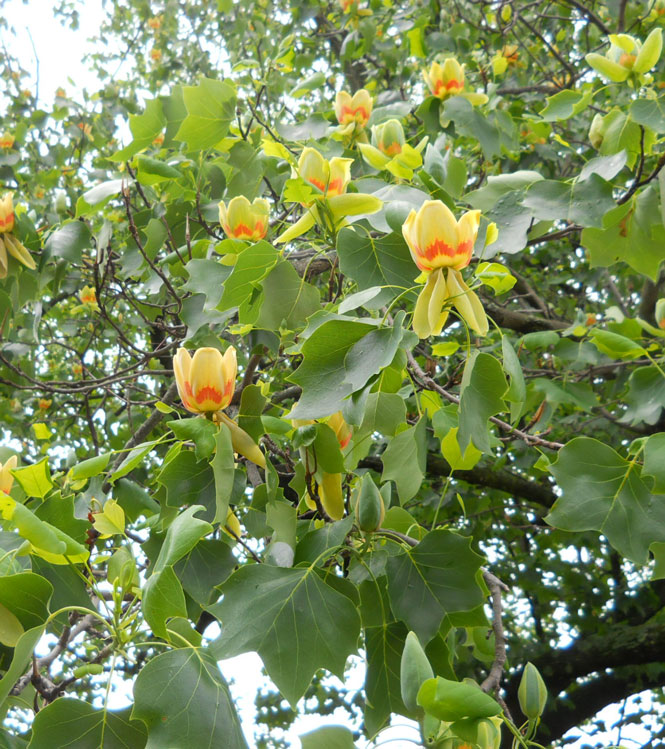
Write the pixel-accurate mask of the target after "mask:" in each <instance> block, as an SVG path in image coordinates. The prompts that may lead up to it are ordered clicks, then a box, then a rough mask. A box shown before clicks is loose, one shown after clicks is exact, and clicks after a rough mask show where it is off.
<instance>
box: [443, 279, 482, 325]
mask: <svg viewBox="0 0 665 749" xmlns="http://www.w3.org/2000/svg"><path fill="white" fill-rule="evenodd" d="M448 293H449V294H450V301H451V302H452V303H453V304H454V305H455V307H456V309H457V311H458V312H459V313H460V316H461V317H462V319H463V320H464V321H465V322H466V324H467V325H468V326H469V327H470V328H471V330H473V331H474V332H475V333H477V334H478V335H480V336H484V335H487V332H488V330H489V322H488V320H487V315H486V314H485V310H484V308H483V305H482V304H481V302H480V299H478V296H477V295H476V293H475V292H474V291H471V289H470V288H469V287H468V286H467V285H466V283H465V282H464V279H463V278H462V276H461V274H460V272H459V271H458V270H454V269H453V268H450V269H449V271H448Z"/></svg>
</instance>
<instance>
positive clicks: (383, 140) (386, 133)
mask: <svg viewBox="0 0 665 749" xmlns="http://www.w3.org/2000/svg"><path fill="white" fill-rule="evenodd" d="M404 142H405V138H404V128H403V127H402V123H401V122H400V121H399V120H388V121H387V122H384V123H382V124H381V125H377V126H376V127H373V128H372V143H373V144H374V145H375V146H376V148H378V149H379V151H381V153H382V154H385V155H386V156H396V155H397V154H399V153H402V150H403V149H404Z"/></svg>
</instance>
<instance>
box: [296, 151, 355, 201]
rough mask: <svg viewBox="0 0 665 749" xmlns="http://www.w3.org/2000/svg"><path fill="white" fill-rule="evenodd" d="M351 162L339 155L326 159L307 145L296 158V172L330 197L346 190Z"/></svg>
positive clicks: (341, 193)
mask: <svg viewBox="0 0 665 749" xmlns="http://www.w3.org/2000/svg"><path fill="white" fill-rule="evenodd" d="M351 164H353V159H343V158H341V157H339V156H334V157H333V158H332V159H330V161H328V159H324V158H323V156H322V155H321V154H320V153H319V152H318V151H317V150H316V149H315V148H309V147H307V148H303V152H302V153H301V154H300V158H299V159H298V174H299V175H300V176H301V177H302V179H304V180H305V182H309V184H310V185H314V187H316V188H317V189H318V190H320V191H321V192H322V193H324V194H325V196H326V197H328V198H332V197H334V196H335V195H343V194H344V193H345V192H346V187H347V185H348V184H349V182H350V181H351Z"/></svg>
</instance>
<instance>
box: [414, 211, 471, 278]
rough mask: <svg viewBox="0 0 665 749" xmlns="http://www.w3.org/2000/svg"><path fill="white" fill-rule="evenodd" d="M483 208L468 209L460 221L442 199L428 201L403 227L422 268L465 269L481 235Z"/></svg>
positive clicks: (416, 260) (415, 258)
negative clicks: (481, 211)
mask: <svg viewBox="0 0 665 749" xmlns="http://www.w3.org/2000/svg"><path fill="white" fill-rule="evenodd" d="M479 223H480V211H467V212H466V213H465V214H464V215H463V216H462V218H460V220H459V221H456V220H455V216H453V214H452V211H451V210H450V209H449V208H448V206H446V205H445V203H443V202H442V201H441V200H426V201H425V202H424V203H423V204H422V206H420V209H419V210H418V212H416V211H415V209H412V210H411V213H409V215H408V216H407V219H406V221H405V222H404V224H403V226H402V234H403V235H404V239H405V240H406V243H407V245H408V246H409V250H410V251H411V257H412V258H413V261H414V262H415V264H416V265H417V266H418V267H419V268H420V270H422V271H431V270H434V268H455V269H456V270H459V269H460V268H465V267H466V266H467V265H468V264H469V262H470V261H471V255H472V253H473V245H474V244H475V242H476V236H477V235H478V224H479Z"/></svg>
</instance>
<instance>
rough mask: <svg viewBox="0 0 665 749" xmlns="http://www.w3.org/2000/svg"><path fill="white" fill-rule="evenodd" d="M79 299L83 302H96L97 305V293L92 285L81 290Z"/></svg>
mask: <svg viewBox="0 0 665 749" xmlns="http://www.w3.org/2000/svg"><path fill="white" fill-rule="evenodd" d="M79 299H80V300H81V304H91V305H92V304H94V305H95V306H97V293H96V291H95V290H94V288H93V287H92V286H84V287H83V288H82V289H81V291H79Z"/></svg>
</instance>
